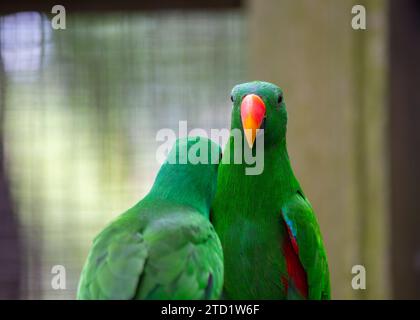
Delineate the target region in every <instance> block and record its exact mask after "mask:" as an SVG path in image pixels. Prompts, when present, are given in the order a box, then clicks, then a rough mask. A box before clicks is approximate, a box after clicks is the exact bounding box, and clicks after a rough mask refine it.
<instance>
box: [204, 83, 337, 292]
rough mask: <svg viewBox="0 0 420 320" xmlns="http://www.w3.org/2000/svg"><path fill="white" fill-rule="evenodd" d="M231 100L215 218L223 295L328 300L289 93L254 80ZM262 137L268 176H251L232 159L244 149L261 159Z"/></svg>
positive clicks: (325, 266)
mask: <svg viewBox="0 0 420 320" xmlns="http://www.w3.org/2000/svg"><path fill="white" fill-rule="evenodd" d="M231 99H232V101H233V109H232V116H231V117H232V118H231V136H230V138H229V140H228V143H227V146H226V149H225V152H224V155H223V159H222V162H221V164H220V166H219V175H218V185H217V193H216V198H215V201H214V204H213V207H212V216H211V219H212V222H213V224H214V227H215V229H216V232H217V233H218V235H219V237H220V241H221V242H222V246H223V251H224V259H225V285H224V294H225V296H226V298H228V299H329V298H330V279H329V270H328V263H327V256H326V253H325V249H324V245H323V241H322V237H321V233H320V229H319V226H318V223H317V219H316V217H315V214H314V211H313V209H312V206H311V204H310V203H309V201H308V199H307V198H306V196H305V194H304V192H303V190H302V188H301V186H300V184H299V182H298V180H297V179H296V177H295V175H294V173H293V170H292V167H291V165H290V160H289V156H288V152H287V148H286V125H287V112H286V105H285V102H284V95H283V92H282V90H281V89H280V88H279V87H277V86H276V85H274V84H271V83H268V82H260V81H255V82H250V83H244V84H240V85H237V86H236V87H234V88H233V91H232V95H231ZM262 129H264V130H262ZM234 130H240V131H241V132H242V133H243V136H244V139H243V149H242V148H237V147H236V146H237V143H235V135H233V134H232V132H233V131H234ZM261 136H263V141H264V145H263V147H264V149H263V150H264V153H263V161H264V162H263V163H264V168H263V171H262V173H261V174H257V175H247V174H246V171H245V169H246V168H247V167H248V164H247V163H245V161H242V163H236V161H234V160H233V159H234V157H235V156H237V155H238V153H239V155H240V156H243V154H245V151H246V150H245V149H246V148H248V149H247V150H251V151H252V152H254V153H255V154H256V157H257V158H258V147H257V148H256V144H257V143H258V142H259V140H260V138H259V137H261ZM256 140H257V141H256ZM239 145H240V144H239ZM226 157H228V159H226ZM242 159H243V157H242ZM257 161H258V160H257Z"/></svg>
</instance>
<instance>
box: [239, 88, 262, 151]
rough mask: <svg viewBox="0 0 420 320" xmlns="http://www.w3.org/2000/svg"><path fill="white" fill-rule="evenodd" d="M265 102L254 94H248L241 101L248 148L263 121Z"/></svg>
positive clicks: (251, 144)
mask: <svg viewBox="0 0 420 320" xmlns="http://www.w3.org/2000/svg"><path fill="white" fill-rule="evenodd" d="M264 116H265V104H264V101H262V99H261V98H260V97H259V96H257V95H256V94H248V95H246V96H245V98H243V100H242V103H241V119H242V127H243V129H244V133H245V137H246V141H247V142H248V145H249V147H250V148H252V146H253V145H254V142H255V138H256V137H257V133H258V130H260V127H261V124H262V123H263V121H264Z"/></svg>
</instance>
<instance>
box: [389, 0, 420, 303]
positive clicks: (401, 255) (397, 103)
mask: <svg viewBox="0 0 420 320" xmlns="http://www.w3.org/2000/svg"><path fill="white" fill-rule="evenodd" d="M390 19H391V29H390V49H391V54H390V63H391V72H390V92H391V108H390V114H391V134H390V138H391V160H392V161H391V183H392V184H391V187H392V220H391V225H392V276H393V287H394V292H395V298H398V299H420V201H419V198H418V196H419V186H418V185H419V182H420V170H419V165H420V149H419V146H420V94H419V85H420V64H419V57H420V2H419V1H418V0H409V1H391V3H390Z"/></svg>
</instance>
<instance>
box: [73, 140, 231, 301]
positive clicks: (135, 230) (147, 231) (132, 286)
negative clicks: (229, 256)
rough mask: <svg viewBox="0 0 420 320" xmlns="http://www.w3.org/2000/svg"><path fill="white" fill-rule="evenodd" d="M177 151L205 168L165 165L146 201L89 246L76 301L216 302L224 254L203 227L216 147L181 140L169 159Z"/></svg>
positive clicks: (209, 227) (213, 181) (213, 182)
mask: <svg viewBox="0 0 420 320" xmlns="http://www.w3.org/2000/svg"><path fill="white" fill-rule="evenodd" d="M184 148H185V149H184ZM181 150H187V151H188V152H191V151H194V153H200V152H205V153H206V154H205V155H204V158H206V157H207V159H209V161H208V162H207V164H194V165H193V164H191V163H189V162H188V163H187V164H179V163H177V164H170V163H169V162H168V160H167V161H166V163H164V164H163V166H162V168H161V169H160V171H159V173H158V176H157V178H156V181H155V183H154V185H153V188H152V189H151V191H150V192H149V194H148V195H147V196H146V197H145V198H144V199H143V200H141V201H140V202H139V203H138V204H136V205H135V206H134V207H133V208H131V209H129V210H128V211H126V212H125V213H123V214H122V215H121V216H119V217H118V218H117V219H116V220H115V221H114V222H112V223H111V224H110V225H108V226H107V227H106V228H105V229H104V230H103V231H102V232H101V233H100V234H99V235H98V236H97V237H96V238H95V240H94V241H93V246H92V248H91V250H90V253H89V256H88V258H87V261H86V264H85V266H84V268H83V271H82V275H81V278H80V282H79V289H78V293H77V298H78V299H216V298H218V297H219V296H220V293H221V290H222V285H223V253H222V248H221V245H220V241H219V239H218V237H217V235H216V233H215V231H214V229H213V226H212V225H211V224H210V222H209V209H210V204H211V202H212V200H213V197H214V194H215V188H216V179H217V164H211V162H210V155H211V154H212V153H213V154H214V153H215V154H216V155H217V156H218V155H219V154H220V148H219V147H218V146H217V145H216V144H214V143H212V142H211V141H210V140H208V139H205V138H188V139H180V140H178V141H177V143H176V145H175V147H174V148H173V149H172V150H171V152H170V153H169V155H168V159H179V158H178V157H179V154H180V153H181ZM174 157H176V158H174ZM200 159H203V155H202V154H201V156H200Z"/></svg>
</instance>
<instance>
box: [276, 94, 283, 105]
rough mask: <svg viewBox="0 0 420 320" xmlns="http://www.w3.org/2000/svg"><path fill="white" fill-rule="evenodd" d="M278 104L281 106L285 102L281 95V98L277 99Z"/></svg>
mask: <svg viewBox="0 0 420 320" xmlns="http://www.w3.org/2000/svg"><path fill="white" fill-rule="evenodd" d="M277 102H278V103H279V104H280V103H282V102H283V96H282V95H279V98H278V99H277Z"/></svg>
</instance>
